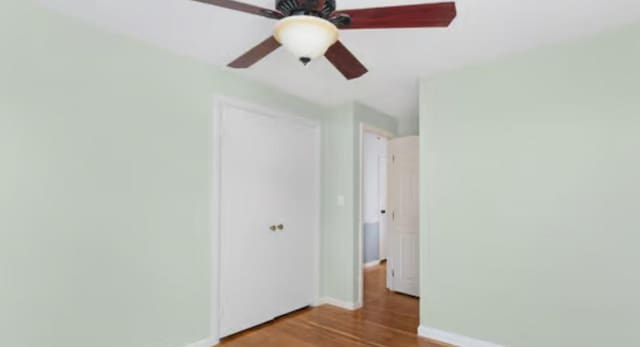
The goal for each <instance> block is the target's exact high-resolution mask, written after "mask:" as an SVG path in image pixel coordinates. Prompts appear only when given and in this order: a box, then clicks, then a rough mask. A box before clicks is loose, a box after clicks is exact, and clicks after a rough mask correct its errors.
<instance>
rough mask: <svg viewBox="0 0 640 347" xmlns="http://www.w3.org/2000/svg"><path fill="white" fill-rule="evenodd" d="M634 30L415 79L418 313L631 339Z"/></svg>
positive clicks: (511, 341)
mask: <svg viewBox="0 0 640 347" xmlns="http://www.w3.org/2000/svg"><path fill="white" fill-rule="evenodd" d="M638 62H640V25H636V26H634V27H629V28H627V29H625V30H622V31H619V32H615V33H609V34H606V35H600V36H597V37H593V38H590V39H584V40H581V41H576V42H573V43H565V44H561V45H556V46H551V47H547V48H543V49H538V50H534V51H530V52H527V53H524V54H521V55H518V56H516V57H512V58H509V59H505V60H501V61H497V62H494V63H490V64H485V65H481V66H475V67H469V68H464V69H461V70H458V71H452V72H448V73H444V74H441V75H439V76H436V77H434V78H429V79H424V80H423V81H422V87H421V102H420V110H421V115H420V116H421V119H420V127H421V130H420V133H421V141H422V142H421V158H422V163H421V164H422V166H421V170H422V171H421V183H422V184H421V186H422V192H421V201H422V202H421V204H422V207H421V265H422V266H421V281H422V282H421V294H422V295H421V299H422V300H421V323H422V324H423V325H425V326H430V327H435V328H438V329H442V330H445V331H449V332H454V333H458V334H462V335H466V336H470V337H474V338H480V339H484V340H489V341H494V342H497V343H501V344H504V345H508V346H519V347H539V346H547V347H554V346H557V347H566V346H582V347H589V346H593V347H596V346H635V345H638V344H640V340H639V338H638V335H637V328H638V327H637V322H638V317H639V316H640V300H638V293H640V275H639V272H638V268H637V264H638V263H640V252H638V244H640V234H639V233H638V231H639V230H640V219H639V218H638V207H639V206H640V185H639V184H638V182H639V181H640V160H639V159H638V158H639V157H638V153H640V98H639V96H640V89H639V88H638V81H640V69H639V68H638Z"/></svg>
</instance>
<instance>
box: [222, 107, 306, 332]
mask: <svg viewBox="0 0 640 347" xmlns="http://www.w3.org/2000/svg"><path fill="white" fill-rule="evenodd" d="M221 125H222V140H221V178H220V179H221V181H220V186H221V189H220V190H221V207H220V214H221V229H222V230H221V240H220V243H221V259H220V299H221V300H220V301H221V317H220V334H221V336H228V335H230V334H234V333H237V332H239V331H242V330H245V329H248V328H250V327H253V326H255V325H259V324H261V323H264V322H267V321H269V320H272V319H273V318H275V317H276V316H279V315H282V314H285V313H287V312H290V311H292V310H295V309H298V308H301V307H304V306H307V305H309V304H311V303H312V299H313V293H314V291H313V288H314V287H313V286H314V281H313V279H314V278H313V268H314V254H315V253H314V252H313V244H314V238H313V237H314V235H315V230H316V229H315V225H316V224H315V223H316V220H317V219H316V218H317V213H318V208H317V205H316V204H317V203H316V201H317V192H316V182H317V177H316V176H317V170H316V169H317V166H316V162H317V160H316V159H317V154H316V152H315V151H316V147H315V146H316V143H315V136H314V135H315V131H316V130H315V129H314V128H311V127H308V126H304V125H298V123H297V122H296V121H293V120H292V121H289V120H285V119H281V118H273V117H270V116H265V115H262V114H260V113H256V112H253V111H247V110H243V109H239V108H234V107H225V108H224V109H223V112H222V119H221ZM280 224H282V226H283V229H282V230H278V229H276V230H275V231H273V230H271V229H270V226H278V225H280Z"/></svg>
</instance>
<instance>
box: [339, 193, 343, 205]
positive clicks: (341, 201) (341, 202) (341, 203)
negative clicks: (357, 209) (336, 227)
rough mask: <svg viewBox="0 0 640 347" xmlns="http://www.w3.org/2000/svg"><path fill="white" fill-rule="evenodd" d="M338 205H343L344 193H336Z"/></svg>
mask: <svg viewBox="0 0 640 347" xmlns="http://www.w3.org/2000/svg"><path fill="white" fill-rule="evenodd" d="M338 206H344V195H338Z"/></svg>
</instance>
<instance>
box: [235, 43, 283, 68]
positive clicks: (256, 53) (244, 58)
mask: <svg viewBox="0 0 640 347" xmlns="http://www.w3.org/2000/svg"><path fill="white" fill-rule="evenodd" d="M278 47H280V42H278V41H277V40H276V39H275V38H274V37H273V36H271V37H269V38H268V39H266V40H264V41H262V42H260V43H259V44H258V45H257V46H255V47H253V48H251V49H250V50H249V51H248V52H247V53H245V54H243V55H241V56H240V57H238V59H236V60H234V61H232V62H231V63H230V64H229V67H232V68H236V69H246V68H248V67H249V66H251V65H253V64H255V63H257V62H258V61H260V60H261V59H262V58H264V57H266V56H267V55H269V53H271V52H273V51H275V50H276V49H278Z"/></svg>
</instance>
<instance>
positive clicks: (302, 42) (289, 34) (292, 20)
mask: <svg viewBox="0 0 640 347" xmlns="http://www.w3.org/2000/svg"><path fill="white" fill-rule="evenodd" d="M273 36H274V37H275V38H276V40H278V42H280V44H282V45H283V46H284V48H286V49H287V50H288V51H290V52H291V53H293V54H294V55H295V56H296V57H298V59H300V60H301V61H302V62H303V63H305V64H306V63H308V62H309V61H310V60H312V59H315V58H318V57H321V56H323V55H324V54H325V52H326V51H327V49H329V47H330V46H332V45H333V44H334V43H336V41H338V28H337V27H336V26H335V25H333V23H331V22H329V21H328V20H326V19H322V18H319V17H314V16H291V17H286V18H283V19H281V20H279V21H278V23H277V24H276V27H275V30H274V33H273Z"/></svg>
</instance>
